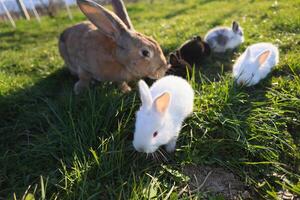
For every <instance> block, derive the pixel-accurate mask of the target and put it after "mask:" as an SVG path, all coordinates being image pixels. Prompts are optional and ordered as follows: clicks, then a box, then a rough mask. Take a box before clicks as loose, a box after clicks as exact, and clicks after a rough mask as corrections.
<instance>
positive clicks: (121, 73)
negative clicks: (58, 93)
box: [59, 0, 168, 94]
mask: <svg viewBox="0 0 300 200" xmlns="http://www.w3.org/2000/svg"><path fill="white" fill-rule="evenodd" d="M77 4H78V6H79V8H80V9H81V11H82V12H83V13H84V14H85V15H86V16H87V18H88V19H89V20H90V22H82V23H79V24H77V25H74V26H72V27H70V28H67V29H66V30H65V31H64V32H63V33H62V34H61V35H60V39H59V50H60V54H61V56H62V57H63V59H64V61H65V63H66V65H67V66H68V68H69V70H70V72H71V74H73V75H76V76H78V77H79V81H78V82H76V84H75V86H74V91H75V94H79V93H80V92H81V91H82V90H84V89H85V88H87V87H88V86H89V83H90V82H91V80H92V79H94V80H97V81H114V82H119V83H120V87H121V90H122V91H123V92H128V91H130V90H131V88H130V87H129V86H128V85H127V82H128V81H132V80H138V79H140V78H142V77H150V78H153V79H158V78H161V77H163V76H164V75H165V72H166V71H167V70H168V65H167V61H166V58H165V56H164V54H163V52H162V50H161V47H160V46H159V44H158V43H157V42H156V41H155V40H153V39H152V38H150V37H148V36H145V35H143V34H141V33H139V32H136V31H135V30H134V29H133V28H131V26H132V25H131V22H130V21H129V23H130V24H129V25H128V26H127V25H126V24H128V21H127V23H126V24H125V23H124V22H123V21H122V20H121V19H120V18H119V17H118V16H116V15H115V14H114V13H112V12H110V11H109V10H107V9H105V8H104V7H102V6H101V5H99V4H97V3H95V2H94V1H91V0H77ZM125 11H126V10H125ZM125 11H124V12H125ZM119 14H120V12H119ZM128 20H129V18H128ZM125 22H126V21H125Z"/></svg>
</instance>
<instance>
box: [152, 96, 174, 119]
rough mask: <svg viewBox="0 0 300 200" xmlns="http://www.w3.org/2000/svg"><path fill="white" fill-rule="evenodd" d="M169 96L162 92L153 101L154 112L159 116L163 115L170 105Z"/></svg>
mask: <svg viewBox="0 0 300 200" xmlns="http://www.w3.org/2000/svg"><path fill="white" fill-rule="evenodd" d="M170 100H171V94H170V93H169V92H164V93H162V94H161V95H160V96H158V97H156V99H155V100H154V106H155V110H156V111H157V112H159V113H160V114H164V113H165V112H166V110H167V108H168V107H169V105H170Z"/></svg>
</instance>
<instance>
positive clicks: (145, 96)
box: [133, 75, 194, 153]
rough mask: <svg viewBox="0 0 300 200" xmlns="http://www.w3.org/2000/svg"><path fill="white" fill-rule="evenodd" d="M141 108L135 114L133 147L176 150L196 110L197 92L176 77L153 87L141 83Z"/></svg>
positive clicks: (144, 150)
mask: <svg viewBox="0 0 300 200" xmlns="http://www.w3.org/2000/svg"><path fill="white" fill-rule="evenodd" d="M138 85H139V92H140V97H141V101H142V106H141V107H140V109H139V111H138V112H137V113H136V123H135V132H134V139H133V146H134V148H135V149H136V150H137V151H139V152H145V153H153V152H155V151H156V150H157V149H158V148H159V147H160V146H162V145H166V150H167V151H168V152H172V151H174V150H175V146H176V141H177V137H178V134H179V132H180V130H181V126H182V123H183V121H184V119H185V118H187V117H188V115H190V114H191V113H192V111H193V104H194V91H193V89H192V87H191V86H190V84H189V83H188V82H187V81H186V80H185V79H183V78H180V77H177V76H172V75H170V76H165V77H163V78H161V79H159V80H158V81H156V82H155V83H154V84H153V85H152V86H151V88H149V87H148V85H147V84H146V83H145V82H144V81H143V80H141V81H139V84H138Z"/></svg>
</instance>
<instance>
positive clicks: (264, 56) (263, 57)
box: [255, 50, 271, 66]
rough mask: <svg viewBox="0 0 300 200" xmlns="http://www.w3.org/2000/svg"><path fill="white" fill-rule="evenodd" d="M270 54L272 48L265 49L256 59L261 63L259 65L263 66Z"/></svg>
mask: <svg viewBox="0 0 300 200" xmlns="http://www.w3.org/2000/svg"><path fill="white" fill-rule="evenodd" d="M270 54H271V51H270V50H266V51H263V52H262V53H261V54H260V55H258V56H257V57H256V59H255V61H256V62H257V63H258V64H259V66H262V64H264V63H265V62H266V60H267V59H268V57H269V56H270Z"/></svg>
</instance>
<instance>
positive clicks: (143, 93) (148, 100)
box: [138, 80, 152, 108]
mask: <svg viewBox="0 0 300 200" xmlns="http://www.w3.org/2000/svg"><path fill="white" fill-rule="evenodd" d="M138 84H139V91H140V97H141V101H142V106H146V107H147V108H150V107H151V105H152V96H151V93H150V89H149V87H148V85H147V84H146V83H145V81H143V80H140V81H139V83H138Z"/></svg>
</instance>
